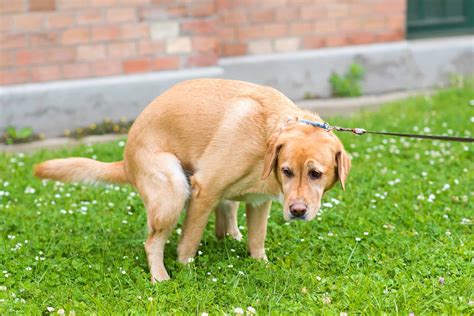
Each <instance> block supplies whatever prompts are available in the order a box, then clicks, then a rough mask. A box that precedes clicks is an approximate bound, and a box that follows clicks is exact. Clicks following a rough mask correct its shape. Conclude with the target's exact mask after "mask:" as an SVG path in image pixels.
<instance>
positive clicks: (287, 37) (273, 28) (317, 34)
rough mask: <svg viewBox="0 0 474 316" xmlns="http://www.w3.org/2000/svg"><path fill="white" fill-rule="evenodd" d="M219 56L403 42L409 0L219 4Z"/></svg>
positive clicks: (226, 1) (225, 0) (282, 0)
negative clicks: (406, 3) (406, 6)
mask: <svg viewBox="0 0 474 316" xmlns="http://www.w3.org/2000/svg"><path fill="white" fill-rule="evenodd" d="M218 3H219V6H218V12H219V15H218V21H219V22H218V25H219V30H218V31H219V42H220V46H221V55H223V56H235V55H245V54H262V53H275V52H289V51H297V50H303V49H316V48H320V47H332V46H343V45H356V44H367V43H374V42H386V41H396V40H401V39H403V38H404V37H405V0H271V1H266V0H262V1H256V0H223V1H218Z"/></svg>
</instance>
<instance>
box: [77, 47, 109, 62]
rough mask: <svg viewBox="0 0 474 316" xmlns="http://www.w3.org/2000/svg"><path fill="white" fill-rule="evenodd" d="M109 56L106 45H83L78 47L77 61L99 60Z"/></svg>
mask: <svg viewBox="0 0 474 316" xmlns="http://www.w3.org/2000/svg"><path fill="white" fill-rule="evenodd" d="M106 56H107V54H106V50H105V45H81V46H78V47H77V60H98V59H105V58H106Z"/></svg>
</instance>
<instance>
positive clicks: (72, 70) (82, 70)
mask: <svg viewBox="0 0 474 316" xmlns="http://www.w3.org/2000/svg"><path fill="white" fill-rule="evenodd" d="M62 71H63V77H64V78H65V79H77V78H85V77H91V76H92V71H91V68H90V66H89V64H78V63H74V64H65V65H63V67H62Z"/></svg>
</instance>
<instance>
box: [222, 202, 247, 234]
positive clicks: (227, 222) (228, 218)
mask: <svg viewBox="0 0 474 316" xmlns="http://www.w3.org/2000/svg"><path fill="white" fill-rule="evenodd" d="M238 209H239V202H234V201H228V200H222V201H220V202H219V204H218V205H217V206H216V236H217V238H224V237H225V236H226V234H228V235H229V236H232V238H234V239H235V240H238V241H241V240H242V234H241V233H240V231H239V226H238V225H237V210H238Z"/></svg>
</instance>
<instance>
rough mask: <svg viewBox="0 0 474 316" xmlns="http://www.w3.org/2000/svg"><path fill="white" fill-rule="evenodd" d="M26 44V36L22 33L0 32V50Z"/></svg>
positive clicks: (20, 46) (21, 46)
mask: <svg viewBox="0 0 474 316" xmlns="http://www.w3.org/2000/svg"><path fill="white" fill-rule="evenodd" d="M26 45H27V36H26V35H24V34H8V33H7V34H0V50H5V49H14V48H24V47H26Z"/></svg>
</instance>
